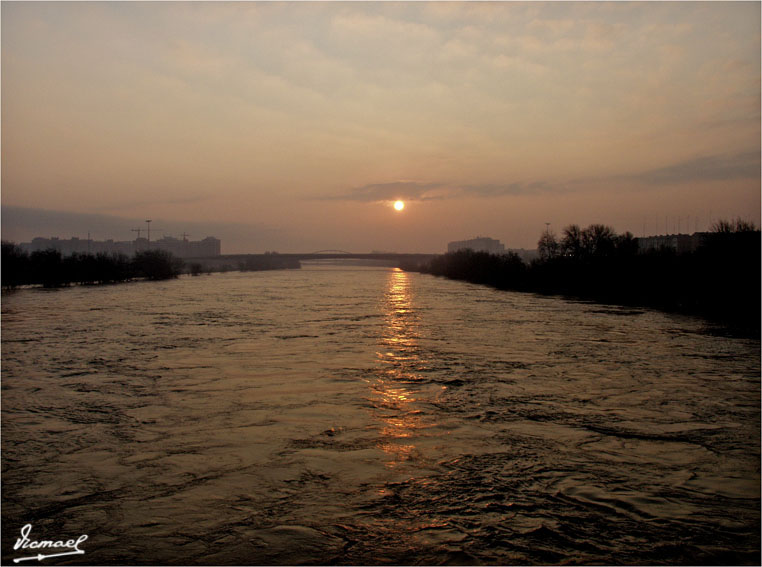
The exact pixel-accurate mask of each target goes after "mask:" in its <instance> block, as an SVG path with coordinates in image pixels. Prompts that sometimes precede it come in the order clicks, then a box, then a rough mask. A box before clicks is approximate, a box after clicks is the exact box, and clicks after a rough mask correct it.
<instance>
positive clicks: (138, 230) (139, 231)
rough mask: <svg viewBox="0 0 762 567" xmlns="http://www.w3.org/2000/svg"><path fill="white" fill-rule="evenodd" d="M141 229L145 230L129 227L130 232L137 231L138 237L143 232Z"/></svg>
mask: <svg viewBox="0 0 762 567" xmlns="http://www.w3.org/2000/svg"><path fill="white" fill-rule="evenodd" d="M143 230H145V229H142V228H131V229H130V231H131V232H137V233H138V238H140V233H141V232H143Z"/></svg>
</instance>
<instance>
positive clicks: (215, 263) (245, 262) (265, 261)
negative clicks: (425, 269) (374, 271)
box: [185, 250, 439, 270]
mask: <svg viewBox="0 0 762 567" xmlns="http://www.w3.org/2000/svg"><path fill="white" fill-rule="evenodd" d="M437 256H439V254H419V253H414V254H398V253H396V252H371V253H365V254H355V253H352V252H347V251H345V250H318V251H316V252H307V253H292V254H279V253H277V252H268V253H266V254H221V255H219V256H206V257H202V258H185V262H186V263H187V264H192V263H198V264H201V265H202V266H204V267H205V268H207V269H209V268H211V269H221V268H223V267H225V266H227V267H229V268H230V269H233V270H235V269H238V268H239V267H240V266H251V268H249V269H264V268H256V266H279V267H280V266H282V267H294V268H298V267H299V263H300V262H302V261H310V260H313V261H314V260H330V259H340V260H375V261H377V262H378V264H381V265H385V266H396V267H402V266H418V265H421V264H425V263H427V262H429V261H431V259H432V258H436V257H437Z"/></svg>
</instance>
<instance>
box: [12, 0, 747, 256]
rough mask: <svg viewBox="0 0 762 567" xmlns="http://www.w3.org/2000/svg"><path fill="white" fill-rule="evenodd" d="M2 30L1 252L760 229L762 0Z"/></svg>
mask: <svg viewBox="0 0 762 567" xmlns="http://www.w3.org/2000/svg"><path fill="white" fill-rule="evenodd" d="M0 9H1V10H2V150H3V151H2V204H3V215H2V216H3V218H2V221H3V223H2V234H3V238H9V239H16V240H23V239H27V238H31V237H32V236H51V235H52V236H60V237H65V238H68V237H70V236H79V237H86V235H87V232H88V231H92V232H93V234H92V237H93V238H95V239H106V238H115V239H123V240H127V239H130V238H132V237H133V236H134V235H131V234H130V233H128V232H127V231H128V230H129V228H137V227H138V226H141V225H135V226H134V227H132V226H131V225H132V224H134V222H135V220H136V219H153V220H154V223H155V225H154V226H156V228H157V229H165V230H164V232H167V233H168V234H173V235H174V236H179V235H180V233H181V232H182V231H184V230H187V232H189V233H191V234H192V237H193V238H194V239H196V238H203V237H204V236H207V235H214V236H217V237H218V238H221V239H222V241H223V253H237V252H262V251H265V250H278V251H281V252H308V251H312V250H318V249H328V248H330V249H344V250H350V251H361V252H362V251H369V250H372V249H383V250H394V251H399V252H440V251H442V250H443V249H444V248H445V247H446V243H447V242H448V241H450V240H461V239H464V238H471V237H474V236H476V235H485V236H491V237H493V238H499V239H500V240H501V241H503V242H504V243H505V244H506V246H507V247H510V248H534V247H535V246H536V242H537V239H538V237H539V235H540V233H541V232H542V231H543V230H544V229H545V223H546V222H549V223H551V227H552V229H554V230H555V231H556V232H557V233H558V232H560V231H561V229H562V228H563V227H564V226H566V225H568V224H571V223H577V224H581V225H587V224H590V223H592V222H601V223H605V224H609V225H611V226H613V227H614V228H615V229H616V230H618V231H620V232H623V231H626V230H629V231H631V232H633V233H634V234H635V235H636V236H640V235H641V234H642V233H646V234H659V233H664V232H665V231H668V230H671V229H672V227H676V225H677V219H680V222H681V223H682V227H683V228H682V229H683V231H686V228H687V229H688V231H691V232H692V231H693V230H694V228H697V229H699V230H703V229H706V228H708V225H709V223H711V222H712V221H714V220H717V219H719V218H731V217H742V218H744V219H747V220H751V221H753V222H755V223H757V224H758V225H759V224H760V150H761V147H760V73H759V69H760V4H759V3H756V2H741V3H732V2H731V3H724V2H722V3H720V2H716V3H715V2H706V3H683V2H681V3H664V4H662V3H575V2H571V3H541V2H537V3H510V2H505V3H503V2H494V3H434V2H432V3H323V2H317V3H269V2H267V3H150V2H149V3H131V2H127V3H121V2H93V3H45V2H34V3H26V2H18V3H16V2H14V3H7V2H6V3H3V4H2V6H1V7H0ZM397 199H400V200H404V201H405V202H406V207H405V209H404V210H403V211H401V212H395V211H394V209H393V208H392V207H391V203H392V202H393V201H394V200H397ZM54 213H55V214H54ZM109 218H117V219H121V220H114V223H115V224H116V226H115V227H114V231H115V232H114V233H112V234H108V233H107V230H108V229H107V223H108V222H109V220H108V219H109ZM33 219H36V221H34V220H33ZM45 219H47V220H45ZM55 219H57V220H55ZM122 221H123V224H120V223H122ZM34 222H38V223H39V224H38V225H35V224H34ZM138 222H140V221H138ZM56 223H59V224H56ZM88 223H90V224H92V225H95V226H96V227H98V228H94V227H93V226H85V225H86V224H88ZM99 223H100V224H99ZM103 223H105V224H103ZM160 225H162V226H160ZM38 226H39V227H40V228H49V229H50V228H52V227H54V226H59V227H60V230H61V231H62V232H61V233H59V234H55V233H51V232H50V230H48V231H47V232H42V231H40V230H38ZM101 227H102V228H101ZM185 227H188V228H185ZM67 230H70V231H71V232H66V231H67ZM75 230H76V231H78V232H74V231H75ZM152 230H153V229H152ZM207 230H208V231H209V232H208V234H207V233H205V231H207ZM226 231H227V232H226ZM157 232H161V231H157ZM215 232H216V233H215Z"/></svg>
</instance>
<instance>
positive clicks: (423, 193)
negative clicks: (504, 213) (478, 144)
mask: <svg viewBox="0 0 762 567" xmlns="http://www.w3.org/2000/svg"><path fill="white" fill-rule="evenodd" d="M559 189H560V187H558V186H555V185H552V184H550V183H548V182H546V181H535V182H531V183H519V182H512V183H483V184H472V185H459V184H452V183H439V182H433V183H418V182H414V181H395V182H393V183H371V184H368V185H363V186H362V187H356V188H354V189H352V190H350V191H349V192H347V193H344V194H342V195H337V196H331V197H327V198H328V199H335V200H342V201H362V202H380V201H395V200H397V199H401V200H403V201H431V200H435V199H451V198H456V197H457V198H463V197H479V198H490V197H504V196H509V195H535V194H538V193H546V192H551V191H557V190H559Z"/></svg>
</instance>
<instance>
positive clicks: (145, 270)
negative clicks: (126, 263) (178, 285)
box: [132, 250, 185, 280]
mask: <svg viewBox="0 0 762 567" xmlns="http://www.w3.org/2000/svg"><path fill="white" fill-rule="evenodd" d="M184 265H185V263H184V262H183V261H182V260H181V259H180V258H177V257H175V256H173V255H172V254H170V253H169V252H166V251H165V250H144V251H142V252H138V253H137V254H135V256H134V257H133V258H132V269H133V273H134V274H135V275H136V276H137V277H143V278H146V279H149V280H168V279H171V278H176V277H177V276H179V275H180V273H181V272H182V270H183V266H184Z"/></svg>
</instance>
